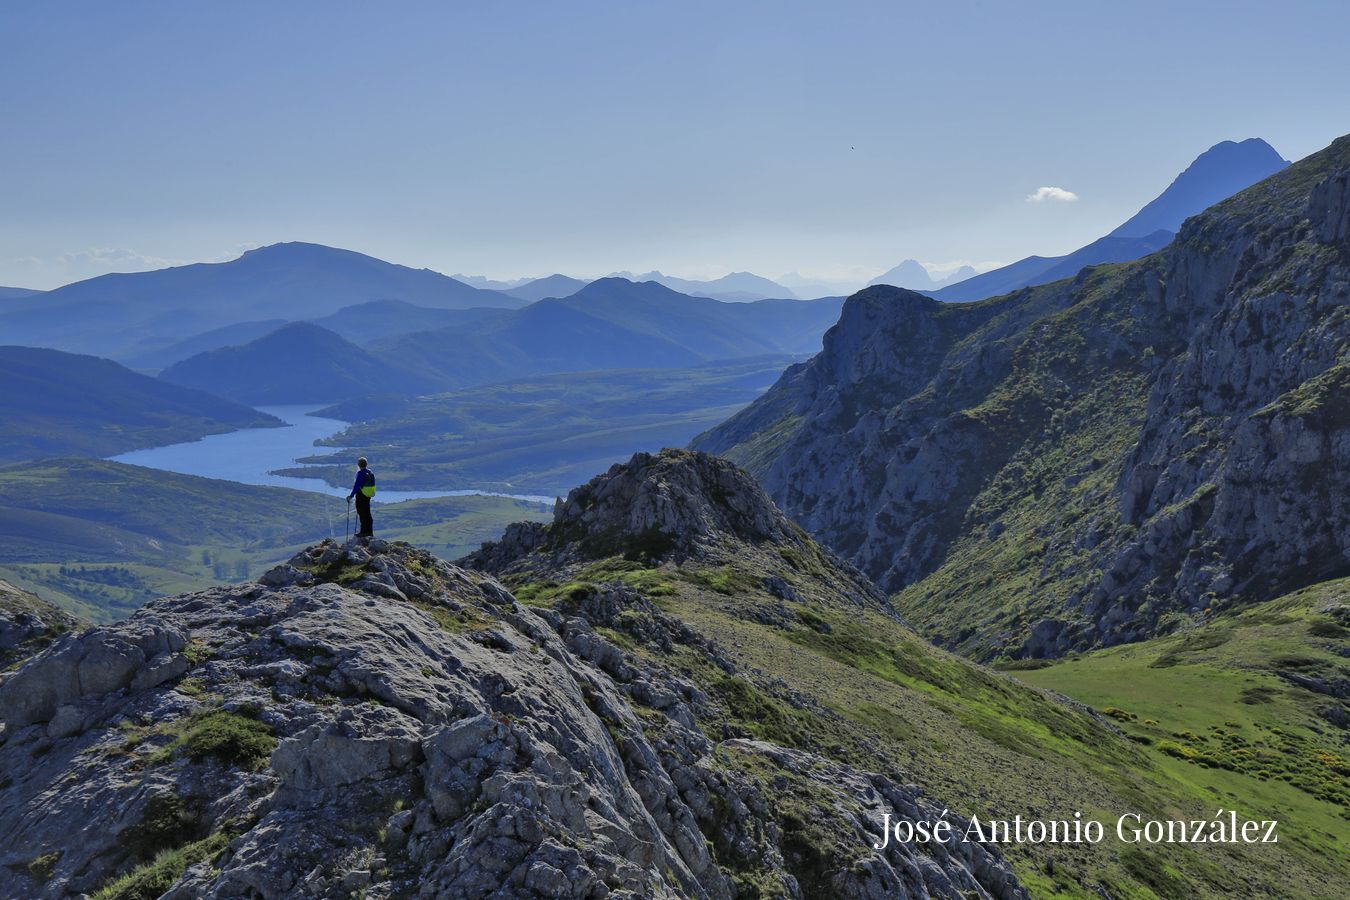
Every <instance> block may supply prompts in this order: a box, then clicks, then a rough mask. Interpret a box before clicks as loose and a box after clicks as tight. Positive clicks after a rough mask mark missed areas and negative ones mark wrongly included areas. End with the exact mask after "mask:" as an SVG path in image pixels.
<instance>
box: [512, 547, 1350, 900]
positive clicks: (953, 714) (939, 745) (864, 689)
mask: <svg viewBox="0 0 1350 900" xmlns="http://www.w3.org/2000/svg"><path fill="white" fill-rule="evenodd" d="M769 573H777V574H780V575H782V576H784V577H785V578H786V580H787V581H788V582H789V583H790V584H792V585H793V587H794V589H795V590H797V591H798V593H799V594H801V595H802V596H803V597H804V598H805V600H804V602H802V603H800V604H798V603H795V602H788V603H787V604H786V606H787V607H788V609H787V611H786V612H782V613H779V612H778V610H781V609H782V607H783V606H784V604H782V603H780V602H779V601H778V600H776V599H775V598H772V597H770V596H769V595H767V594H765V593H764V591H763V590H762V588H761V584H762V578H763V577H764V575H766V574H769ZM508 581H509V583H511V584H512V586H513V587H514V589H515V590H516V592H517V596H518V597H520V598H521V599H523V600H525V601H526V602H530V603H534V604H537V605H541V606H550V605H554V604H556V603H558V602H560V601H561V600H565V598H567V597H568V595H569V594H571V593H572V592H573V591H575V590H576V589H577V588H581V587H584V586H585V585H587V584H591V583H603V582H607V581H610V582H612V581H618V582H624V583H628V584H631V585H633V586H635V587H637V588H639V589H640V590H642V591H643V592H644V593H646V594H647V595H648V596H649V597H651V598H652V599H653V600H654V601H655V602H656V603H658V604H659V606H660V607H661V608H662V609H663V610H664V611H665V612H667V613H669V614H671V615H674V616H676V617H677V618H679V619H681V620H683V621H685V622H687V623H689V624H690V625H692V626H693V627H694V628H696V629H697V630H698V631H699V632H700V633H702V634H705V635H708V636H711V637H713V638H714V639H715V640H716V641H717V642H718V644H719V645H720V646H721V647H722V648H723V649H724V650H725V651H726V652H727V653H728V655H730V656H731V657H732V658H733V659H735V660H736V662H737V664H738V668H739V670H740V671H741V673H742V674H743V676H744V677H745V679H747V680H749V681H750V682H751V684H752V688H750V689H745V690H742V691H741V695H742V696H741V700H740V701H739V703H730V704H729V705H730V708H731V713H730V715H729V717H728V720H727V721H726V722H725V723H724V724H723V726H722V727H723V732H722V734H713V733H711V732H710V736H711V737H723V736H734V735H738V734H739V735H749V736H754V737H759V738H763V739H768V740H774V741H777V742H779V743H784V744H789V745H797V746H804V747H807V748H810V749H813V750H815V751H817V752H823V753H825V754H826V755H829V756H833V757H836V758H841V759H845V760H848V761H850V762H853V763H855V764H857V765H859V766H862V767H865V768H869V769H877V770H881V771H889V772H893V773H897V774H898V776H899V777H901V778H904V779H905V780H911V781H914V782H916V783H919V784H922V785H924V787H925V788H926V789H927V790H928V791H930V792H931V793H932V795H933V796H934V797H936V798H937V799H938V800H939V801H941V802H943V803H950V804H951V805H952V806H953V808H955V809H956V810H957V811H959V812H960V813H962V814H965V815H970V814H972V813H973V814H978V815H980V816H981V817H986V818H987V817H1011V816H1013V815H1014V814H1018V813H1021V814H1022V815H1024V816H1038V817H1043V818H1052V817H1053V818H1071V817H1072V815H1073V813H1074V811H1076V810H1081V811H1083V812H1084V814H1085V815H1092V816H1095V817H1098V818H1101V819H1102V820H1104V821H1106V822H1107V823H1108V834H1110V833H1111V828H1112V826H1113V824H1114V821H1115V817H1116V816H1118V815H1120V814H1121V813H1122V812H1126V811H1131V810H1137V811H1140V812H1144V813H1151V814H1153V815H1156V816H1160V817H1165V816H1173V815H1175V816H1185V817H1200V816H1204V815H1211V816H1212V815H1213V813H1214V809H1215V808H1216V805H1218V802H1219V800H1220V798H1219V797H1218V796H1216V795H1215V794H1214V793H1213V792H1212V790H1211V786H1210V784H1209V783H1207V782H1206V781H1204V780H1203V779H1201V780H1197V779H1196V778H1195V777H1194V773H1193V772H1191V771H1190V769H1191V768H1194V767H1185V766H1182V765H1181V764H1179V763H1178V762H1177V761H1175V760H1173V759H1172V758H1170V757H1166V756H1163V755H1162V754H1159V753H1157V752H1156V751H1155V750H1153V749H1150V748H1146V747H1143V746H1140V745H1139V744H1137V743H1135V742H1133V741H1131V740H1128V739H1127V738H1126V737H1125V736H1123V735H1120V734H1118V733H1116V732H1114V731H1112V730H1111V728H1110V727H1109V726H1107V725H1104V724H1103V721H1102V720H1094V719H1093V718H1091V717H1090V716H1088V715H1086V714H1084V713H1082V712H1079V711H1077V710H1075V709H1074V708H1071V707H1068V706H1065V705H1063V704H1061V703H1058V702H1054V701H1052V700H1051V699H1050V698H1049V697H1048V696H1047V695H1045V694H1043V693H1042V692H1041V691H1040V690H1038V689H1035V688H1032V687H1029V686H1026V685H1023V684H1020V683H1018V682H1017V681H1014V680H1011V679H1008V678H1005V677H1002V676H1000V675H999V674H997V673H995V672H993V671H991V670H988V669H985V668H982V667H980V666H977V665H975V664H972V663H969V662H967V661H965V660H962V659H960V658H958V657H955V656H953V655H951V654H949V653H946V652H944V651H941V650H938V649H936V648H934V647H932V646H931V645H929V644H928V643H926V642H925V641H923V640H922V639H921V638H920V637H918V636H917V635H916V634H914V633H913V632H912V631H910V630H908V629H906V628H905V627H903V626H901V625H899V624H898V623H896V622H895V621H893V620H891V619H889V618H887V617H885V616H883V615H881V614H879V613H877V612H874V611H869V610H864V609H862V608H860V607H855V606H853V605H852V604H851V603H849V602H846V601H845V602H841V600H840V597H839V595H838V594H837V593H834V591H835V589H836V588H835V587H834V586H833V580H832V577H831V576H830V575H829V573H828V572H827V571H826V570H825V569H824V568H823V566H822V565H821V562H820V560H819V559H810V558H805V557H802V556H800V555H798V554H792V553H785V554H783V556H782V557H781V558H777V557H776V555H774V554H772V552H770V553H767V554H766V553H764V552H761V551H754V550H746V551H744V552H743V553H742V554H741V556H740V558H738V559H736V560H734V561H731V562H729V563H727V564H724V565H715V566H707V565H704V566H703V567H702V568H695V567H692V566H685V567H678V566H674V565H672V564H669V563H667V564H664V565H662V566H660V567H658V568H655V569H650V568H644V567H643V565H642V564H638V563H633V562H630V561H627V560H623V559H619V558H613V559H610V560H605V561H602V562H598V563H592V564H590V565H589V566H585V567H582V568H580V569H577V570H573V571H571V572H570V573H569V577H567V578H565V579H563V580H561V581H544V582H540V581H533V580H531V578H530V576H523V575H517V576H508ZM775 619H777V622H778V624H774V621H775ZM610 636H611V637H614V635H610ZM621 637H622V635H620V636H619V638H621ZM620 643H622V641H620ZM627 646H628V647H629V649H630V651H631V652H636V653H640V654H645V655H649V656H652V655H653V651H651V650H649V649H647V648H641V647H633V646H632V643H631V642H629V643H628V644H627ZM654 658H656V659H657V661H658V662H664V663H665V664H666V665H673V666H674V667H676V668H678V669H682V670H683V671H682V674H684V675H685V676H686V677H689V678H692V679H693V680H695V681H696V682H697V683H699V685H700V687H702V688H703V689H704V690H706V691H709V692H710V693H712V694H714V695H724V694H726V693H727V686H726V681H725V678H724V676H723V673H722V672H721V671H720V670H717V669H713V668H712V667H710V666H709V665H708V664H707V663H706V660H703V659H700V658H698V657H697V654H693V653H687V652H683V651H682V650H681V649H680V648H678V647H677V649H676V651H675V654H674V659H673V660H672V659H671V657H669V656H665V655H664V654H655V657H654ZM784 689H786V690H787V691H793V692H798V696H799V697H800V696H802V695H805V696H806V697H808V698H811V702H809V703H808V704H807V705H805V706H801V705H794V704H793V703H792V701H791V700H790V699H785V698H787V697H790V696H791V695H790V694H788V693H785V691H784ZM746 697H748V698H749V699H746ZM738 707H739V714H738ZM657 718H658V719H659V717H657ZM706 730H707V729H705V731H706ZM1322 805H1323V806H1326V804H1322ZM1273 808H1280V807H1278V806H1275V807H1273ZM1244 811H1246V810H1244ZM1256 811H1257V810H1251V812H1253V813H1255V812H1256ZM1332 825H1333V822H1332V821H1331V820H1330V819H1329V818H1328V817H1327V815H1325V814H1322V815H1320V816H1319V817H1317V818H1315V819H1310V820H1309V822H1308V824H1304V825H1301V826H1295V827H1290V828H1289V829H1288V830H1287V831H1286V832H1284V833H1285V834H1286V835H1287V838H1286V840H1285V841H1284V842H1283V843H1281V844H1278V845H1274V846H1271V845H1265V846H1255V847H1248V846H1243V847H1239V848H1236V849H1235V848H1233V847H1231V846H1225V845H1221V846H1213V847H1211V846H1202V847H1183V846H1176V845H1172V846H1166V845H1159V846H1148V847H1144V848H1138V847H1128V846H1124V845H1122V844H1120V843H1118V842H1116V841H1115V840H1114V838H1113V837H1110V838H1108V840H1107V841H1106V842H1105V843H1103V844H1101V845H1098V846H1096V847H1059V848H1056V849H1054V850H1052V851H1046V850H1045V849H1042V848H1033V847H1023V848H1017V847H1012V848H1009V850H1008V852H1009V854H1010V855H1011V857H1012V858H1013V860H1014V862H1015V865H1016V866H1017V869H1018V874H1019V877H1021V878H1022V879H1024V881H1025V883H1027V884H1028V885H1029V886H1030V887H1031V888H1032V890H1033V895H1034V896H1036V897H1052V896H1064V897H1088V896H1097V895H1096V894H1095V893H1094V891H1095V890H1096V888H1098V887H1100V888H1103V889H1105V890H1107V891H1108V892H1109V893H1110V895H1111V896H1113V897H1150V896H1164V897H1182V896H1185V897H1192V896H1212V897H1219V896H1270V895H1271V894H1272V893H1273V892H1276V891H1278V892H1280V893H1281V894H1282V895H1283V896H1288V897H1316V896H1321V895H1322V894H1321V893H1320V889H1321V888H1320V886H1322V885H1324V884H1325V883H1328V880H1331V881H1332V882H1334V881H1336V880H1343V879H1345V878H1347V877H1350V860H1347V859H1346V858H1345V856H1344V855H1343V854H1342V855H1341V856H1339V857H1338V856H1336V855H1334V854H1329V853H1327V852H1326V851H1327V849H1328V846H1329V845H1328V841H1327V838H1326V834H1325V829H1326V828H1328V827H1331V826H1332ZM1051 861H1052V862H1051Z"/></svg>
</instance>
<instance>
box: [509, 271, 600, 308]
mask: <svg viewBox="0 0 1350 900" xmlns="http://www.w3.org/2000/svg"><path fill="white" fill-rule="evenodd" d="M585 286H586V282H585V281H582V280H581V279H580V278H569V277H568V276H566V275H549V276H548V277H547V278H536V279H534V280H533V281H527V282H525V283H524V284H521V285H517V286H516V287H513V288H511V289H509V290H508V291H506V293H508V294H510V295H511V296H512V297H519V298H520V299H521V300H528V301H530V302H531V303H533V302H534V301H536V300H547V299H548V298H550V297H554V298H562V297H570V296H572V295H573V294H575V293H576V292H577V291H579V290H581V289H582V288H584V287H585Z"/></svg>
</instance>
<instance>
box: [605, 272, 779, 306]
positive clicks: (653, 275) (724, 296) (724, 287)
mask: <svg viewBox="0 0 1350 900" xmlns="http://www.w3.org/2000/svg"><path fill="white" fill-rule="evenodd" d="M610 277H612V278H624V279H627V280H628V281H638V282H641V281H654V282H656V283H657V284H660V285H664V286H665V287H668V288H670V289H671V290H673V291H679V292H680V293H681V294H688V295H690V296H691V297H711V298H712V299H714V300H723V301H726V302H727V303H748V302H751V301H754V300H796V299H799V295H798V294H796V293H794V292H793V291H791V290H790V289H788V288H786V287H784V286H783V285H781V284H779V283H778V282H776V281H770V280H769V279H767V278H763V277H761V276H759V275H756V274H754V273H753V272H732V273H731V274H730V275H723V276H722V277H721V278H714V279H712V280H711V281H694V280H691V279H688V278H676V277H675V276H673V275H665V274H662V273H661V272H657V271H655V270H653V271H651V272H644V273H643V274H641V275H634V274H633V273H632V272H615V273H614V274H613V275H612V276H610Z"/></svg>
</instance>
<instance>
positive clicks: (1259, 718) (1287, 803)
mask: <svg viewBox="0 0 1350 900" xmlns="http://www.w3.org/2000/svg"><path fill="white" fill-rule="evenodd" d="M1347 623H1350V579H1340V580H1337V581H1331V582H1326V583H1323V584H1319V585H1315V586H1313V587H1309V588H1305V589H1303V590H1301V591H1296V592H1294V593H1292V594H1289V595H1287V596H1284V597H1281V598H1279V599H1276V600H1271V601H1268V602H1266V603H1261V604H1259V605H1256V606H1254V607H1252V608H1250V609H1247V610H1244V611H1241V612H1238V613H1235V614H1231V615H1226V616H1220V617H1217V618H1215V619H1214V620H1212V621H1209V622H1207V623H1205V624H1203V625H1200V626H1198V627H1195V628H1191V629H1188V630H1186V631H1184V632H1181V633H1178V634H1173V635H1168V636H1167V637H1162V638H1155V639H1154V640H1150V641H1145V642H1142V643H1137V644H1128V645H1125V646H1122V647H1115V648H1111V649H1108V650H1100V651H1096V652H1092V653H1088V654H1085V655H1083V656H1076V657H1071V658H1070V659H1068V660H1063V661H1059V662H1056V663H1054V664H1053V665H1049V666H1045V667H1043V668H1037V669H1029V670H1024V671H1018V672H1017V673H1016V674H1017V676H1018V677H1019V678H1020V679H1022V680H1024V681H1026V682H1028V683H1030V684H1034V685H1038V686H1040V687H1045V688H1050V689H1053V690H1055V691H1058V692H1061V693H1063V694H1066V695H1068V696H1070V697H1073V698H1074V699H1076V700H1080V701H1082V702H1084V703H1087V704H1089V705H1091V706H1094V707H1096V708H1097V709H1100V710H1108V711H1109V714H1110V715H1112V717H1113V718H1115V719H1116V720H1117V722H1118V724H1119V726H1120V728H1121V729H1122V730H1123V731H1124V732H1125V733H1126V734H1128V735H1129V736H1130V737H1131V738H1133V739H1134V740H1136V741H1137V742H1139V743H1140V744H1141V745H1142V746H1144V747H1146V748H1148V749H1147V752H1148V754H1149V756H1150V758H1151V762H1152V763H1153V764H1154V765H1156V766H1157V767H1159V768H1160V769H1162V770H1164V771H1166V772H1167V773H1168V774H1169V775H1170V776H1172V777H1174V778H1176V779H1177V780H1178V781H1181V782H1184V783H1187V784H1190V785H1192V786H1193V787H1194V788H1195V789H1196V790H1198V791H1202V792H1206V793H1209V794H1210V795H1211V796H1212V797H1213V798H1214V799H1213V802H1214V803H1215V804H1218V805H1224V806H1225V808H1235V809H1237V810H1239V811H1240V812H1241V813H1244V814H1247V815H1251V816H1260V817H1264V818H1277V819H1279V820H1280V821H1281V832H1282V834H1284V835H1287V837H1288V839H1289V840H1290V841H1291V843H1296V844H1298V845H1301V846H1302V847H1306V848H1308V849H1309V850H1311V851H1314V852H1319V853H1323V854H1325V855H1326V857H1327V858H1328V859H1337V858H1339V859H1340V860H1342V861H1345V860H1347V858H1348V854H1347V848H1346V846H1345V841H1346V834H1347V825H1346V823H1347V821H1350V812H1348V811H1347V810H1350V754H1347V753H1346V749H1345V743H1344V735H1345V732H1344V730H1343V728H1337V727H1335V726H1334V725H1333V724H1332V723H1331V722H1330V721H1329V719H1328V718H1327V713H1328V711H1331V715H1332V716H1337V715H1338V714H1337V713H1336V712H1334V710H1336V709H1339V710H1340V711H1341V712H1340V713H1339V715H1341V716H1344V714H1345V712H1346V703H1345V701H1343V700H1338V699H1337V698H1335V697H1333V696H1331V695H1329V694H1326V693H1321V692H1318V691H1316V690H1309V689H1308V688H1306V687H1301V686H1299V685H1298V684H1297V683H1296V682H1295V681H1293V680H1291V678H1290V677H1289V676H1293V677H1294V678H1299V677H1302V678H1311V679H1314V680H1318V681H1323V682H1334V681H1335V680H1336V679H1341V680H1342V683H1344V680H1345V679H1350V662H1347V660H1346V658H1345V657H1344V656H1342V655H1341V653H1340V652H1338V651H1344V649H1345V647H1346V645H1347V644H1346V641H1347V638H1350V629H1347V628H1346V627H1345V626H1346V624H1347ZM1281 673H1284V674H1281ZM1342 721H1344V719H1342Z"/></svg>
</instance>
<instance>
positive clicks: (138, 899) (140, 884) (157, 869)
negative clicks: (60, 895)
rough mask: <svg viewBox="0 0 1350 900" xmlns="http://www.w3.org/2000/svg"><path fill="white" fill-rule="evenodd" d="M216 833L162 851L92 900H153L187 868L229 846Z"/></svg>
mask: <svg viewBox="0 0 1350 900" xmlns="http://www.w3.org/2000/svg"><path fill="white" fill-rule="evenodd" d="M229 843H230V836H229V835H228V834H224V833H220V834H213V835H211V836H210V837H207V838H203V839H202V840H200V841H193V842H192V843H190V844H184V845H183V846H182V847H178V848H176V849H173V850H165V851H163V852H162V853H160V854H159V855H158V856H156V857H155V858H154V859H153V860H151V861H150V862H148V863H146V864H145V865H143V866H140V867H139V868H136V869H133V870H132V871H130V872H128V873H127V874H125V875H123V876H121V877H120V878H118V879H116V880H115V881H112V882H110V883H109V884H107V885H105V886H103V887H102V888H100V889H99V890H98V891H97V892H96V893H95V894H94V900H155V898H157V897H160V896H163V895H164V894H165V893H166V892H167V891H168V890H169V888H171V887H173V886H174V884H176V883H177V882H178V880H179V879H180V878H182V877H183V873H184V872H186V871H187V870H188V868H189V867H191V866H195V865H196V864H197V863H199V862H206V861H208V860H212V859H215V858H216V857H217V856H219V855H220V854H221V852H222V851H223V850H224V849H225V848H226V847H227V846H228V845H229Z"/></svg>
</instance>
